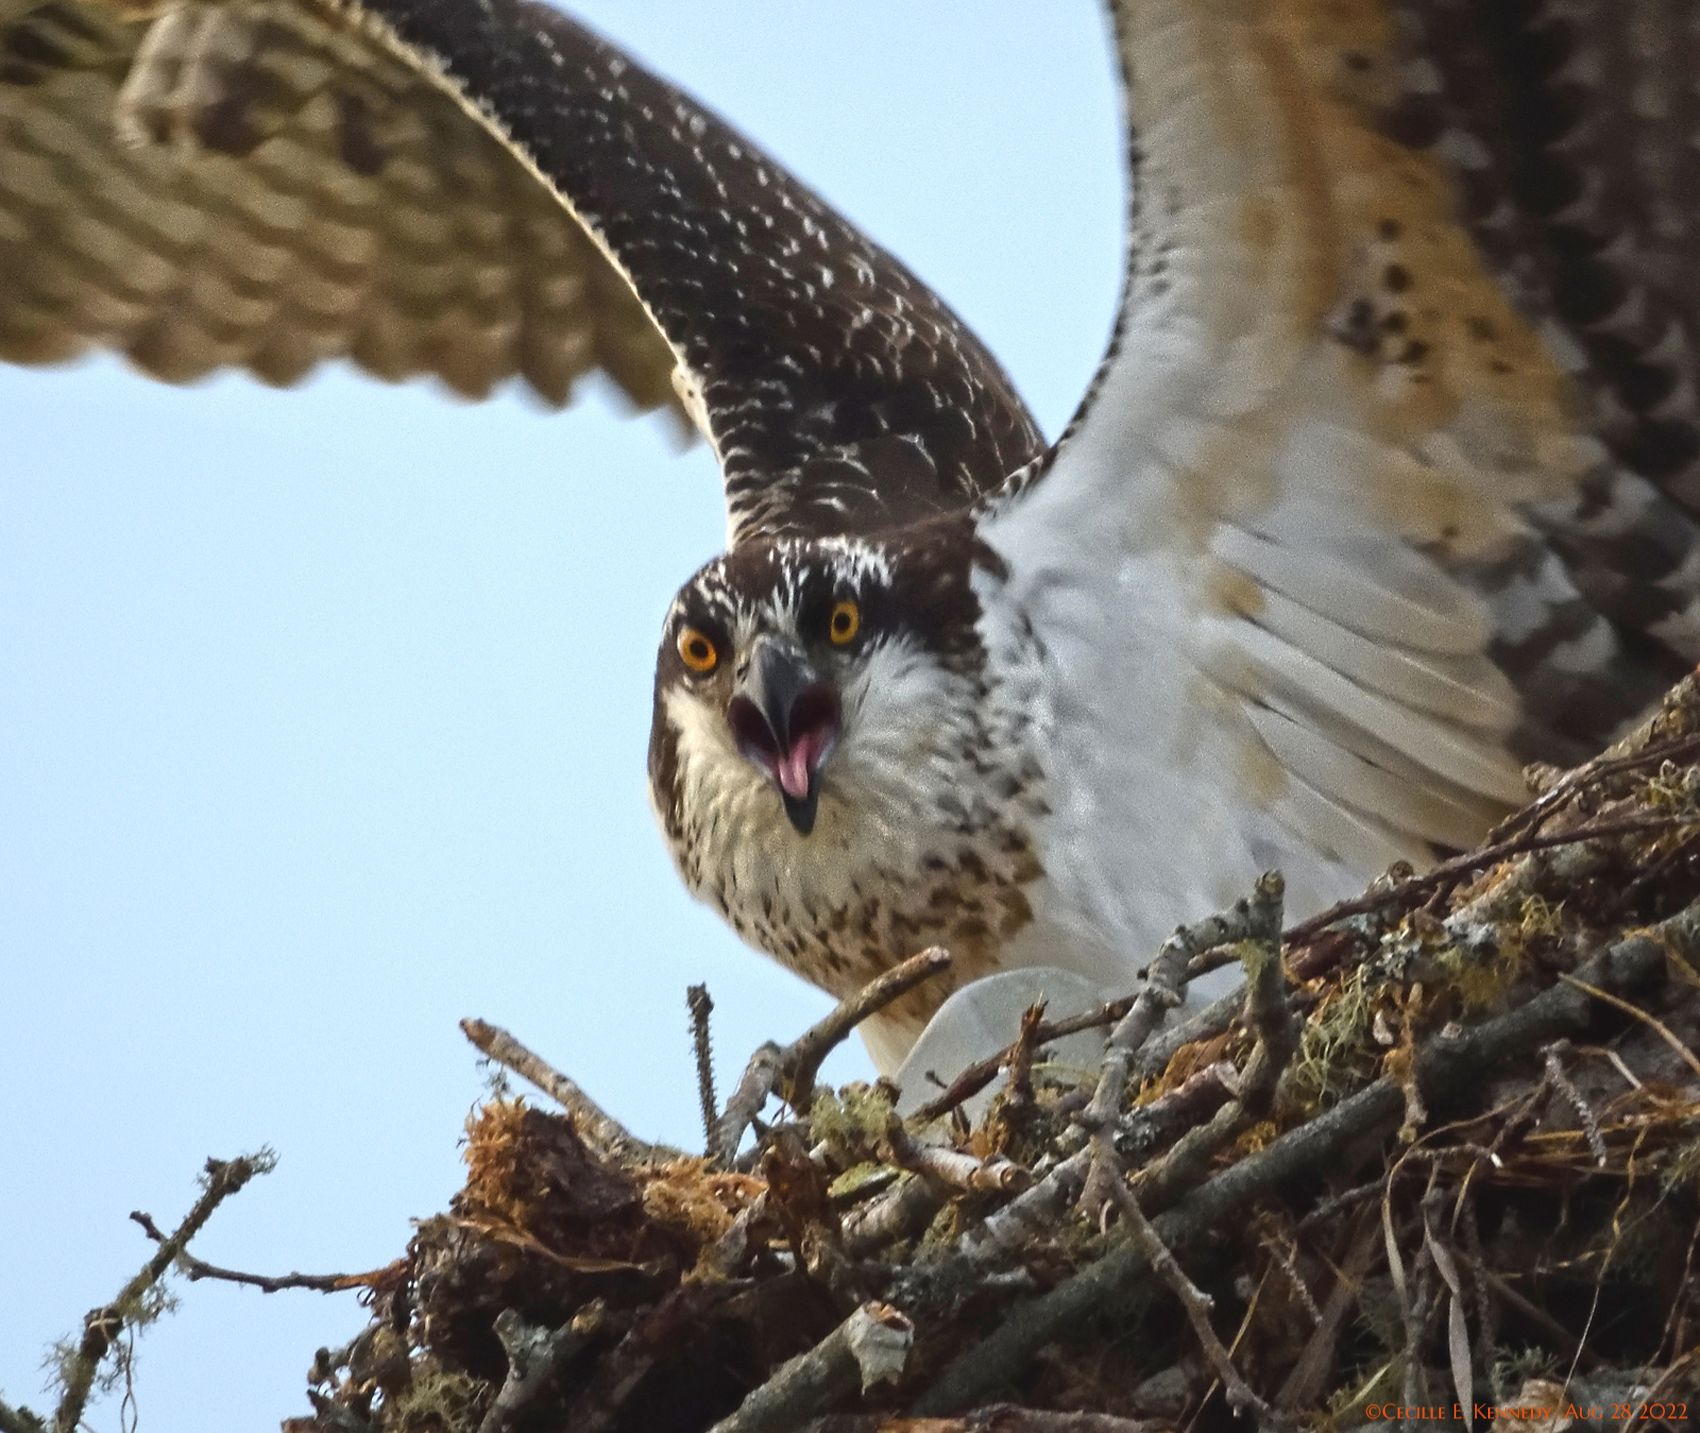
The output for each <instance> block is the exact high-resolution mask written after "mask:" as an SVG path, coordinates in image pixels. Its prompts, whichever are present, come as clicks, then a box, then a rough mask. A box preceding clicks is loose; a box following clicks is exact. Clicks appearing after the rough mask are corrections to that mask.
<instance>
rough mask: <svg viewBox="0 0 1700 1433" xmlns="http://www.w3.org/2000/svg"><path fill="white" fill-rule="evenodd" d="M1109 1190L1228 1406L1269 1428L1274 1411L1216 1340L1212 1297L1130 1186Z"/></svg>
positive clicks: (1115, 1184)
mask: <svg viewBox="0 0 1700 1433" xmlns="http://www.w3.org/2000/svg"><path fill="white" fill-rule="evenodd" d="M1109 1187H1110V1194H1111V1196H1112V1197H1113V1198H1114V1200H1115V1202H1116V1206H1117V1207H1118V1208H1119V1209H1120V1210H1121V1214H1122V1219H1123V1221H1124V1222H1125V1223H1126V1224H1127V1228H1128V1232H1129V1233H1130V1234H1131V1235H1132V1236H1133V1244H1134V1247H1135V1248H1136V1249H1138V1250H1139V1251H1140V1252H1141V1253H1142V1254H1143V1255H1144V1256H1145V1260H1146V1263H1147V1264H1148V1265H1149V1266H1150V1268H1151V1270H1152V1272H1154V1273H1155V1274H1156V1275H1157V1277H1158V1278H1160V1279H1161V1280H1162V1281H1163V1282H1164V1283H1165V1284H1167V1285H1168V1286H1169V1292H1170V1293H1172V1294H1173V1295H1174V1296H1175V1297H1176V1298H1177V1299H1179V1300H1180V1302H1181V1307H1182V1308H1183V1309H1184V1310H1185V1311H1186V1316H1187V1321H1188V1322H1189V1323H1190V1324H1191V1325H1192V1329H1193V1332H1194V1333H1195V1334H1196V1335H1197V1336H1198V1342H1199V1343H1200V1345H1202V1346H1203V1349H1204V1356H1205V1358H1206V1359H1208V1360H1209V1362H1210V1366H1211V1367H1212V1368H1213V1369H1215V1370H1216V1377H1217V1378H1219V1379H1221V1380H1222V1386H1223V1387H1224V1388H1225V1389H1227V1392H1228V1406H1229V1407H1230V1408H1232V1409H1233V1410H1234V1412H1235V1413H1240V1414H1243V1413H1246V1412H1248V1411H1249V1412H1251V1413H1253V1414H1255V1415H1256V1417H1257V1420H1258V1423H1259V1425H1261V1426H1264V1427H1267V1426H1269V1425H1270V1424H1271V1423H1273V1422H1275V1421H1276V1415H1275V1411H1274V1409H1272V1408H1271V1407H1270V1406H1269V1405H1268V1404H1267V1403H1265V1402H1264V1401H1263V1399H1261V1398H1260V1397H1258V1395H1257V1394H1256V1392H1254V1391H1253V1389H1252V1387H1251V1385H1250V1384H1249V1383H1247V1382H1246V1381H1245V1379H1244V1378H1243V1377H1242V1376H1241V1374H1240V1371H1239V1369H1237V1368H1236V1367H1234V1360H1233V1359H1232V1358H1231V1357H1230V1356H1229V1354H1228V1350H1227V1349H1225V1348H1224V1347H1223V1346H1222V1340H1221V1339H1220V1338H1218V1337H1217V1335H1216V1330H1215V1327H1214V1326H1213V1325H1212V1324H1211V1322H1210V1310H1211V1309H1212V1308H1214V1307H1215V1305H1214V1304H1213V1303H1212V1301H1211V1299H1210V1297H1209V1296H1208V1295H1207V1294H1206V1293H1205V1292H1204V1291H1203V1290H1202V1289H1200V1288H1199V1287H1198V1285H1197V1284H1195V1283H1193V1281H1192V1280H1191V1279H1189V1278H1188V1277H1187V1274H1186V1270H1185V1269H1183V1268H1181V1266H1180V1261H1179V1260H1178V1259H1176V1258H1175V1256H1174V1255H1173V1254H1172V1253H1171V1252H1170V1251H1169V1248H1168V1246H1167V1245H1166V1244H1164V1242H1163V1240H1162V1238H1161V1236H1160V1235H1159V1234H1158V1233H1157V1231H1156V1230H1155V1229H1153V1228H1152V1227H1151V1221H1150V1220H1149V1219H1147V1218H1146V1217H1145V1211H1144V1210H1142V1209H1141V1208H1140V1207H1139V1200H1138V1199H1136V1198H1135V1197H1134V1194H1133V1191H1132V1190H1131V1189H1129V1188H1128V1187H1127V1181H1126V1180H1125V1179H1123V1178H1122V1177H1121V1176H1120V1175H1119V1174H1118V1175H1116V1176H1115V1177H1114V1178H1112V1179H1111V1180H1110V1181H1109Z"/></svg>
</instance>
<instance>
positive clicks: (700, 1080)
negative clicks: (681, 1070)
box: [685, 985, 720, 1140]
mask: <svg viewBox="0 0 1700 1433" xmlns="http://www.w3.org/2000/svg"><path fill="white" fill-rule="evenodd" d="M685 999H686V1001H687V1003H688V1004H689V1005H690V1007H691V1045H692V1047H693V1048H694V1049H695V1051H696V1057H697V1099H698V1101H699V1102H700V1103H701V1105H702V1137H703V1139H705V1140H711V1139H713V1138H714V1120H715V1115H716V1112H717V1111H718V1110H719V1109H720V1101H719V1100H718V1099H717V1098H716V1097H715V1094H714V1045H713V1043H712V1042H711V1041H710V1039H709V1030H708V1017H709V1016H710V1015H712V1014H714V1001H712V1000H711V999H709V995H708V987H707V986H706V985H693V986H691V987H690V988H689V989H687V990H686V991H685Z"/></svg>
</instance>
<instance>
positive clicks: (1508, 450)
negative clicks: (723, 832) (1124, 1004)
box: [991, 0, 1700, 919]
mask: <svg viewBox="0 0 1700 1433" xmlns="http://www.w3.org/2000/svg"><path fill="white" fill-rule="evenodd" d="M1114 9H1115V19H1116V29H1117V35H1118V41H1119V51H1120V56H1121V61H1122V64H1123V66H1124V69H1125V73H1126V87H1127V95H1128V100H1127V103H1128V109H1129V118H1130V121H1131V126H1132V131H1133V135H1134V144H1133V146H1132V153H1133V158H1134V163H1133V185H1134V198H1135V203H1134V218H1133V225H1132V241H1131V246H1130V259H1129V265H1128V272H1127V279H1126V289H1125V293H1124V304H1123V311H1122V314H1121V319H1120V325H1119V330H1118V335H1117V338H1116V340H1115V342H1114V343H1113V345H1112V350H1111V353H1110V355H1109V356H1108V357H1107V359H1106V361H1105V363H1104V366H1103V368H1102V369H1101V371H1100V374H1099V377H1098V380H1097V382H1096V384H1095V386H1094V390H1093V392H1092V393H1091V394H1090V395H1089V397H1088V399H1087V400H1086V402H1085V403H1084V405H1083V407H1082V409H1081V412H1080V414H1079V415H1078V416H1077V418H1076V419H1075V422H1074V424H1073V425H1072V427H1071V430H1070V431H1069V433H1068V434H1067V435H1066V436H1065V437H1064V439H1063V440H1062V441H1061V443H1060V444H1059V445H1058V447H1057V448H1056V449H1055V450H1054V451H1053V452H1052V453H1051V454H1050V455H1049V456H1048V458H1047V459H1045V460H1044V461H1042V462H1041V463H1039V464H1036V465H1035V466H1034V467H1033V468H1032V469H1031V470H1029V471H1028V472H1026V473H1024V474H1022V475H1019V477H1018V478H1017V479H1016V480H1015V482H1014V483H1013V484H1012V486H1011V489H1010V493H1009V495H1008V497H1007V498H1006V499H1004V500H1002V501H1001V502H1000V504H999V505H998V507H997V508H996V510H995V511H994V516H993V520H992V524H991V531H992V534H993V539H994V542H995V544H997V545H999V546H1000V547H1001V548H1002V549H1003V550H1004V551H1005V552H1006V553H1009V554H1011V555H1012V556H1013V558H1014V559H1016V560H1015V561H1014V562H1013V563H1012V566H1014V567H1015V568H1016V569H1017V570H1020V568H1021V566H1022V563H1023V562H1025V564H1026V567H1027V570H1028V571H1029V573H1030V574H1031V575H1030V577H1029V579H1028V580H1029V581H1030V582H1031V583H1032V584H1033V586H1032V589H1031V590H1032V591H1034V592H1035V593H1038V592H1041V591H1042V589H1043V586H1044V584H1046V583H1049V584H1051V585H1052V586H1054V587H1056V588H1058V589H1066V588H1067V587H1068V586H1069V584H1071V583H1072V584H1074V586H1075V587H1076V588H1078V587H1079V586H1080V585H1081V584H1082V583H1083V582H1096V583H1097V584H1098V588H1099V595H1098V602H1099V604H1100V606H1099V609H1098V610H1099V611H1100V614H1101V616H1102V615H1103V613H1102V608H1103V607H1104V606H1106V605H1107V606H1109V607H1111V608H1112V613H1111V614H1110V615H1111V616H1113V617H1114V619H1115V620H1114V621H1112V622H1110V623H1108V624H1107V625H1106V626H1105V627H1104V629H1103V630H1104V631H1105V632H1107V633H1115V632H1117V631H1118V630H1119V631H1121V632H1123V633H1124V634H1125V635H1124V637H1123V638H1119V639H1118V638H1116V637H1114V636H1111V637H1108V638H1105V639H1101V640H1100V641H1099V642H1098V644H1097V647H1096V648H1095V649H1094V655H1093V656H1092V658H1091V659H1090V660H1086V659H1082V661H1081V665H1080V666H1079V667H1078V668H1077V670H1076V671H1075V672H1074V673H1073V674H1071V675H1070V677H1069V681H1070V682H1071V683H1073V684H1075V686H1076V687H1077V689H1078V690H1077V691H1076V696H1078V697H1080V699H1081V700H1082V701H1085V700H1087V699H1088V698H1089V699H1090V700H1092V701H1095V702H1096V703H1097V704H1098V709H1099V710H1100V711H1101V712H1102V713H1103V716H1102V717H1101V719H1100V720H1101V723H1120V724H1121V727H1120V730H1119V735H1118V736H1117V738H1116V740H1117V741H1118V742H1119V744H1120V746H1122V747H1123V748H1125V747H1126V746H1127V745H1128V742H1129V733H1128V732H1127V731H1126V725H1127V723H1128V722H1129V721H1133V722H1135V723H1137V724H1139V727H1140V729H1139V731H1138V732H1137V733H1135V734H1134V735H1135V737H1136V739H1137V741H1138V742H1140V743H1146V744H1149V746H1150V748H1151V752H1150V753H1149V754H1145V755H1141V756H1140V758H1139V759H1140V760H1142V761H1148V762H1149V763H1150V765H1149V767H1148V768H1146V769H1144V770H1143V771H1142V773H1141V774H1140V777H1139V779H1130V780H1129V781H1128V782H1127V783H1125V784H1126V786H1127V787H1128V788H1130V789H1134V790H1137V789H1139V786H1140V782H1141V780H1145V781H1148V782H1149V783H1152V784H1155V783H1159V782H1160V781H1161V780H1163V779H1166V778H1165V776H1164V772H1166V771H1169V770H1175V771H1181V772H1184V773H1186V777H1187V783H1188V784H1187V787H1186V790H1187V791H1189V792H1191V793H1194V795H1195V796H1196V797H1197V799H1198V801H1199V802H1200V803H1201V804H1203V805H1205V806H1208V807H1211V808H1213V809H1215V810H1216V811H1218V812H1220V813H1226V814H1223V815H1222V816H1221V818H1220V819H1221V823H1222V825H1223V826H1225V827H1231V833H1230V834H1231V835H1233V836H1235V837H1237V838H1238V840H1239V844H1240V848H1241V849H1242V850H1243V851H1244V852H1245V856H1246V859H1245V869H1244V870H1242V871H1238V872H1235V873H1234V874H1233V876H1232V879H1231V881H1230V882H1229V883H1228V887H1229V888H1228V892H1227V893H1228V894H1230V895H1231V894H1233V893H1235V892H1243V889H1244V887H1243V885H1240V884H1237V883H1239V882H1242V881H1243V880H1244V879H1245V877H1246V875H1247V874H1248V873H1249V872H1250V871H1254V870H1255V869H1256V868H1257V866H1258V865H1259V864H1264V863H1273V862H1277V861H1278V862H1280V863H1281V864H1284V865H1287V866H1288V867H1289V875H1290V876H1291V875H1292V874H1293V868H1294V867H1295V866H1298V867H1300V868H1309V869H1310V870H1312V871H1313V872H1315V873H1316V874H1315V879H1314V881H1311V882H1309V883H1308V889H1309V891H1310V898H1311V899H1312V900H1314V899H1317V898H1321V897H1326V896H1327V895H1328V894H1330V893H1331V892H1330V889H1329V888H1330V887H1332V888H1333V892H1334V893H1341V891H1340V888H1341V887H1342V886H1343V885H1345V884H1348V883H1351V882H1360V883H1361V880H1362V879H1363V876H1364V875H1365V874H1367V873H1369V872H1373V871H1374V870H1376V869H1378V868H1380V867H1382V866H1384V865H1385V864H1387V863H1388V862H1390V861H1391V860H1393V859H1396V858H1400V857H1412V856H1421V855H1426V853H1427V848H1429V847H1430V846H1432V845H1463V844H1467V843H1470V842H1472V841H1473V840H1474V839H1476V838H1477V837H1478V836H1479V835H1480V834H1481V832H1482V830H1483V829H1484V828H1485V826H1486V825H1487V824H1488V822H1489V821H1490V820H1491V819H1492V818H1493V816H1494V815H1495V814H1497V813H1498V812H1500V811H1502V810H1503V809H1504V808H1505V806H1506V805H1507V804H1508V803H1513V802H1516V801H1518V800H1519V799H1520V797H1521V795H1522V786H1521V783H1520V781H1519V767H1520V764H1521V763H1522V762H1524V761H1526V760H1528V759H1532V758H1544V759H1548V760H1558V759H1564V758H1566V757H1569V756H1572V755H1578V754H1582V753H1583V752H1584V751H1586V750H1591V749H1593V748H1595V747H1597V746H1598V745H1599V744H1600V743H1601V742H1602V741H1603V740H1604V739H1605V738H1606V737H1607V736H1609V735H1610V734H1611V733H1612V732H1613V730H1614V729H1616V728H1617V727H1618V726H1619V725H1620V724H1621V723H1623V722H1624V721H1625V720H1626V719H1628V718H1629V717H1631V716H1632V715H1633V714H1634V713H1636V712H1637V711H1638V710H1639V709H1641V708H1643V707H1644V706H1645V705H1646V704H1648V703H1649V702H1650V701H1652V700H1653V699H1654V698H1655V697H1656V696H1657V694H1658V693H1660V692H1661V691H1662V690H1663V689H1664V688H1665V687H1666V686H1667V685H1668V684H1669V683H1670V681H1671V680H1672V679H1673V678H1674V677H1675V676H1676V675H1678V674H1679V673H1680V672H1681V671H1682V670H1683V669H1684V668H1685V667H1686V666H1688V665H1690V664H1692V663H1693V662H1695V661H1696V659H1700V609H1697V607H1696V605H1695V602H1696V596H1697V595H1700V529H1697V527H1696V515H1697V513H1700V404H1697V399H1696V382H1697V379H1700V372H1697V365H1696V357H1695V354H1696V331H1697V326H1700V288H1697V286H1696V284H1695V283H1694V274H1695V273H1696V271H1697V267H1700V227H1697V222H1696V221H1697V217H1700V216H1697V214H1696V209H1697V207H1700V157H1697V156H1700V151H1697V150H1696V148H1695V145H1696V142H1697V141H1700V84H1697V82H1696V79H1695V76H1696V75H1697V74H1700V10H1696V8H1695V7H1694V6H1693V5H1692V4H1691V3H1689V0H1524V3H1520V4H1516V5H1500V4H1493V3H1486V0H1350V2H1349V3H1344V4H1342V3H1334V0H1209V3H1199V0H1117V3H1116V4H1115V6H1114ZM1088 568H1090V573H1088V571H1087V569H1088ZM1104 573H1114V574H1115V575H1116V578H1117V581H1116V583H1115V584H1113V586H1114V591H1113V592H1112V591H1109V590H1108V589H1109V587H1110V586H1111V585H1112V584H1109V583H1108V581H1107V580H1106V579H1105V578H1103V577H1102V574H1104ZM1091 574H1098V575H1097V576H1093V575H1091ZM1059 610H1060V609H1059ZM1081 645H1082V647H1084V646H1085V643H1084V642H1083V643H1082V644H1081ZM1082 694H1084V695H1082ZM1106 784H1107V785H1109V786H1114V785H1116V783H1114V782H1110V783H1106ZM1104 799H1109V798H1104ZM1121 799H1129V798H1121ZM1124 814H1125V815H1126V816H1127V818H1128V820H1129V821H1133V822H1135V823H1136V825H1135V829H1139V823H1142V824H1143V825H1144V826H1149V825H1150V824H1151V823H1152V819H1153V818H1152V813H1151V811H1150V810H1149V809H1147V810H1144V811H1142V812H1128V813H1124ZM1120 829H1127V828H1126V826H1123V827H1122V828H1120ZM1218 834H1220V832H1219V833H1218ZM1229 844H1230V843H1229V842H1226V841H1225V842H1224V843H1223V845H1222V847H1221V849H1224V850H1225V849H1228V847H1229ZM1254 848H1256V849H1255V850H1254ZM1211 898H1212V899H1215V898H1216V895H1215V893H1212V896H1211ZM1171 919H1172V915H1171Z"/></svg>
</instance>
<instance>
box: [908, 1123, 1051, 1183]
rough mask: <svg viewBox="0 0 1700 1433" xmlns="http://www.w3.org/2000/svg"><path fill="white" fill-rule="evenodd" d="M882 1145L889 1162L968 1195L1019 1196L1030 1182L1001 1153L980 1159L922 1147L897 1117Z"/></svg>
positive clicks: (1025, 1172)
mask: <svg viewBox="0 0 1700 1433" xmlns="http://www.w3.org/2000/svg"><path fill="white" fill-rule="evenodd" d="M885 1142H886V1145H887V1146H888V1147H889V1148H890V1150H891V1158H892V1162H893V1163H894V1164H896V1165H897V1166H898V1167H899V1168H901V1169H907V1170H910V1171H912V1172H914V1173H915V1174H919V1175H921V1176H922V1177H923V1178H926V1179H936V1180H938V1181H939V1182H940V1183H941V1184H947V1185H949V1186H950V1187H951V1188H952V1189H962V1190H967V1191H969V1192H970V1193H977V1192H981V1191H985V1190H996V1191H999V1192H1006V1193H1019V1192H1020V1191H1021V1190H1023V1189H1026V1188H1028V1187H1030V1186H1031V1185H1032V1183H1033V1176H1032V1174H1031V1173H1030V1172H1029V1171H1028V1170H1026V1169H1023V1168H1022V1167H1021V1166H1020V1165H1019V1164H1016V1163H1015V1162H1014V1161H1013V1160H1009V1159H1006V1158H1004V1156H1003V1155H1001V1154H994V1155H993V1156H992V1157H991V1158H990V1159H980V1158H978V1157H976V1156H975V1155H972V1154H968V1153H966V1152H964V1151H962V1150H955V1149H949V1148H947V1147H946V1146H944V1145H937V1144H922V1143H921V1142H920V1141H919V1140H917V1139H916V1138H915V1137H914V1136H913V1135H911V1134H910V1133H909V1131H908V1130H906V1129H905V1128H904V1127H903V1121H902V1119H900V1118H899V1117H898V1116H897V1115H896V1114H893V1115H892V1117H891V1119H890V1121H889V1123H888V1124H887V1126H886V1131H885Z"/></svg>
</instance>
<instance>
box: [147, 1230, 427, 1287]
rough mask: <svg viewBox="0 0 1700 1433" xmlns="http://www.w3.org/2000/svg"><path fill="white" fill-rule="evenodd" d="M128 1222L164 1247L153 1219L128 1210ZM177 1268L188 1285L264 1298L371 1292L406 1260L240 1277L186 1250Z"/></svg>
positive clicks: (396, 1274) (400, 1272)
mask: <svg viewBox="0 0 1700 1433" xmlns="http://www.w3.org/2000/svg"><path fill="white" fill-rule="evenodd" d="M130 1218H131V1219H133V1220H135V1222H136V1223H137V1224H139V1225H141V1227H142V1232H143V1233H144V1234H146V1235H147V1236H148V1238H150V1239H152V1240H153V1241H154V1243H156V1244H164V1243H165V1242H166V1236H165V1235H164V1234H163V1233H162V1232H161V1231H160V1227H159V1225H157V1224H155V1223H154V1220H153V1215H151V1214H147V1213H144V1212H143V1211H142V1210H140V1209H132V1210H131V1211H130ZM177 1267H178V1268H179V1269H181V1270H182V1271H183V1274H184V1276H185V1277H186V1278H188V1279H190V1280H191V1281H196V1280H200V1279H217V1280H220V1281H222V1282H223V1283H227V1284H245V1285H246V1286H247V1287H249V1288H251V1289H258V1290H259V1291H260V1292H261V1293H264V1294H276V1293H281V1292H282V1291H283V1290H285V1289H311V1290H312V1291H313V1292H315V1293H320V1294H340V1293H344V1292H346V1291H347V1290H349V1289H375V1288H378V1287H380V1286H381V1285H383V1284H385V1283H388V1282H394V1281H398V1280H399V1279H400V1278H401V1277H403V1276H404V1275H405V1274H406V1272H407V1260H406V1259H398V1260H396V1261H395V1262H394V1263H392V1264H385V1265H384V1266H383V1268H381V1269H369V1270H367V1271H366V1272H365V1273H364V1274H244V1273H243V1272H242V1271H241V1270H239V1269H223V1268H220V1267H219V1266H218V1265H217V1264H209V1263H207V1261H206V1260H205V1259H197V1258H196V1257H195V1256H194V1255H193V1254H191V1253H190V1252H189V1251H188V1250H187V1249H184V1250H180V1251H179V1252H178V1255H177Z"/></svg>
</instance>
